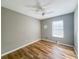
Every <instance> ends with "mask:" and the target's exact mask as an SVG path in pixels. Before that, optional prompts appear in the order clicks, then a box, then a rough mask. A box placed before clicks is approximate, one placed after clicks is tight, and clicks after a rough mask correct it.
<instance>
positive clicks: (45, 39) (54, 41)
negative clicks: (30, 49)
mask: <svg viewBox="0 0 79 59" xmlns="http://www.w3.org/2000/svg"><path fill="white" fill-rule="evenodd" d="M42 40H45V41H49V42H53V43H56V42H55V41H52V40H48V39H42Z"/></svg>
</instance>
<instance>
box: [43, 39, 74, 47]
mask: <svg viewBox="0 0 79 59" xmlns="http://www.w3.org/2000/svg"><path fill="white" fill-rule="evenodd" d="M42 40H46V41H50V42H53V43H57V44H61V45H65V46H69V47H73V48H74V46H73V45H69V44H64V43H61V42H55V41H53V40H48V39H42Z"/></svg>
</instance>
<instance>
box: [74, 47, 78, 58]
mask: <svg viewBox="0 0 79 59" xmlns="http://www.w3.org/2000/svg"><path fill="white" fill-rule="evenodd" d="M74 51H75V54H76V57H77V58H78V53H77V51H76V49H75V47H74Z"/></svg>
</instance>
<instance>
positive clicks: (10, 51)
mask: <svg viewBox="0 0 79 59" xmlns="http://www.w3.org/2000/svg"><path fill="white" fill-rule="evenodd" d="M39 40H40V39H38V40H35V41H33V42H30V43H27V44H25V45H22V46H20V47H18V48H16V49H13V50H11V51H8V52H5V53H3V54H1V57H2V56H4V55H7V54H9V53H12V52H14V51H16V50H19V49H21V48H23V47H25V46H28V45H30V44H33V43H35V42H37V41H39Z"/></svg>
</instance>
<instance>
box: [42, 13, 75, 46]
mask: <svg viewBox="0 0 79 59" xmlns="http://www.w3.org/2000/svg"><path fill="white" fill-rule="evenodd" d="M60 20H63V24H64V26H63V27H64V38H59V37H53V36H52V22H53V21H60ZM44 26H47V29H44ZM41 36H42V37H41V38H42V39H45V40H46V39H47V40H51V41H54V42H56V41H58V42H60V43H64V44H67V45H72V46H73V45H74V13H70V14H65V15H61V16H57V17H53V18H49V19H45V20H41Z"/></svg>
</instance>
